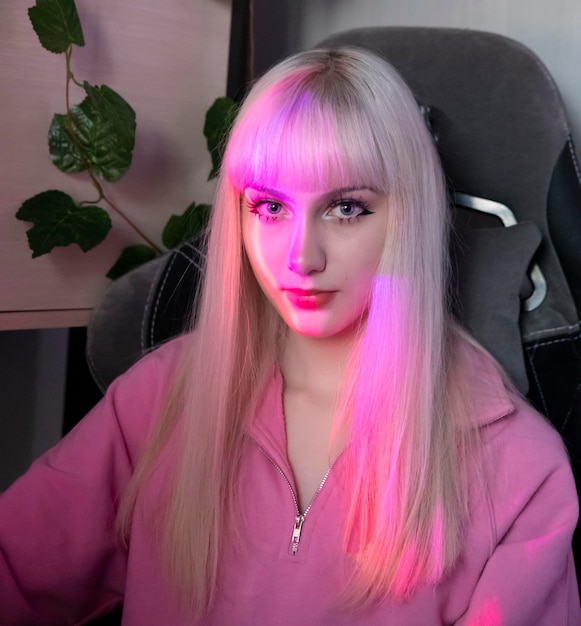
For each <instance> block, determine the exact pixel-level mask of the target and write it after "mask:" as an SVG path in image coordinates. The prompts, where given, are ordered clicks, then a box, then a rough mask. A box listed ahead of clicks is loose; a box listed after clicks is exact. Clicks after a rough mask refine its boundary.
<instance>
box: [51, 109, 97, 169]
mask: <svg viewBox="0 0 581 626" xmlns="http://www.w3.org/2000/svg"><path fill="white" fill-rule="evenodd" d="M85 118H86V116H85V115H84V113H83V111H82V109H79V108H78V107H73V108H72V109H71V116H70V118H69V116H67V115H60V114H59V113H56V114H55V115H54V116H53V118H52V123H51V125H50V128H49V129H48V150H49V154H50V160H51V161H52V162H53V163H54V164H55V165H56V166H57V167H58V168H59V170H61V172H65V174H78V173H79V172H84V171H85V170H86V169H87V163H88V162H87V160H86V159H85V157H84V156H83V152H82V151H81V141H80V139H78V140H77V141H76V142H75V139H74V138H75V133H76V132H77V131H76V130H75V129H76V127H77V126H78V125H80V124H82V121H81V120H84V119H85ZM69 119H70V122H69Z"/></svg>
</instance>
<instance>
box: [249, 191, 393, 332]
mask: <svg viewBox="0 0 581 626" xmlns="http://www.w3.org/2000/svg"><path fill="white" fill-rule="evenodd" d="M386 220H387V199H386V197H385V196H384V195H383V194H380V193H377V192H376V191H374V190H373V189H370V188H369V187H353V188H350V189H335V190H331V191H328V190H326V189H316V188H315V189H314V190H311V191H307V192H305V191H295V190H294V189H293V188H292V187H290V186H285V187H284V188H282V189H281V188H278V189H273V188H271V187H268V188H265V187H262V186H261V187H259V188H249V189H246V191H245V193H244V200H243V203H242V234H243V240H244V247H245V250H246V254H247V257H248V259H249V261H250V265H251V267H252V269H253V272H254V275H255V277H256V279H257V281H258V283H259V285H260V287H261V288H262V290H263V292H264V294H265V295H266V297H267V298H268V299H269V300H270V302H271V304H272V305H273V306H274V308H275V309H276V310H277V312H278V313H279V315H280V316H281V318H282V319H283V320H284V321H285V322H286V324H287V325H288V326H289V328H290V329H291V330H293V331H294V332H296V333H298V334H301V335H305V336H310V337H319V338H328V337H332V336H336V335H339V334H341V333H344V332H347V333H351V332H353V331H354V330H355V329H356V328H357V327H358V326H359V323H360V320H361V319H362V317H363V316H364V315H365V313H366V310H367V306H368V301H369V293H370V290H371V285H372V283H373V279H374V277H375V272H376V270H377V267H378V264H379V261H380V259H381V256H382V252H383V246H384V241H385V228H386Z"/></svg>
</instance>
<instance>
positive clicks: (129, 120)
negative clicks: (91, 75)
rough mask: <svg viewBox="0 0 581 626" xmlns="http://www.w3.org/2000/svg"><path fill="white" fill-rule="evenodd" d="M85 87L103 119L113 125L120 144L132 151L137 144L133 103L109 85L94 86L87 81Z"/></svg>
mask: <svg viewBox="0 0 581 626" xmlns="http://www.w3.org/2000/svg"><path fill="white" fill-rule="evenodd" d="M83 87H84V89H85V91H86V92H87V96H88V97H89V100H90V101H91V102H92V104H93V107H94V108H95V110H96V111H97V112H98V114H99V116H100V117H101V119H103V120H106V121H107V123H109V124H110V125H111V127H112V129H113V132H114V134H115V136H116V137H117V140H118V141H119V145H121V146H123V149H124V150H127V151H129V152H131V151H132V150H133V147H134V146H135V127H136V122H135V111H134V110H133V109H132V107H131V105H130V104H129V103H128V102H127V101H126V100H124V99H123V98H122V97H121V96H120V95H119V94H118V93H117V92H116V91H113V89H111V87H107V85H101V86H100V87H93V86H92V85H89V83H88V82H87V81H85V82H84V83H83Z"/></svg>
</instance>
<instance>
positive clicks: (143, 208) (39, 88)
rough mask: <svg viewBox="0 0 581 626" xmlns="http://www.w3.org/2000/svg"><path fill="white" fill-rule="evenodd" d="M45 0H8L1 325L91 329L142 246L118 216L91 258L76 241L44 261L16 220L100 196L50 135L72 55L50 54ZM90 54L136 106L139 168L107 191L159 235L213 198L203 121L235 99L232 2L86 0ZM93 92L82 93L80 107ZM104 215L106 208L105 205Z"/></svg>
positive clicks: (1, 100)
mask: <svg viewBox="0 0 581 626" xmlns="http://www.w3.org/2000/svg"><path fill="white" fill-rule="evenodd" d="M33 4H34V0H28V2H23V1H22V0H8V2H3V3H1V4H0V67H2V71H1V72H0V94H1V97H0V330H7V329H22V328H49V327H66V326H82V325H85V324H86V322H87V320H88V317H89V314H90V311H91V308H92V307H93V306H94V304H95V303H96V302H98V300H99V298H100V297H101V294H102V293H103V290H104V289H105V288H106V286H107V284H108V283H109V281H108V279H106V278H105V274H106V272H107V270H108V269H109V268H110V267H111V265H112V264H113V263H114V261H115V260H116V259H117V257H118V255H119V253H120V251H121V250H122V249H123V248H124V247H125V246H127V245H132V244H135V243H141V240H140V238H139V236H138V235H137V234H135V233H134V232H133V231H132V230H131V229H130V228H129V227H128V226H126V225H125V224H124V222H123V221H122V220H121V219H120V218H118V217H117V216H116V215H114V214H113V213H111V217H112V219H113V225H114V226H113V230H112V231H111V232H110V234H109V236H108V238H107V240H106V241H105V242H104V243H103V244H101V245H100V246H98V247H97V248H95V249H94V250H92V251H90V252H89V253H87V254H84V253H83V252H81V250H80V249H79V248H77V247H76V246H72V247H68V248H60V249H56V250H54V251H53V252H52V253H50V254H48V255H45V256H43V257H40V258H37V259H32V258H31V252H30V250H29V249H28V246H27V242H26V235H25V232H26V230H27V229H28V228H29V227H30V224H26V223H25V222H21V221H18V220H16V218H15V217H14V214H15V213H16V211H17V209H18V207H19V206H20V205H21V203H22V202H23V201H24V200H26V199H27V198H29V197H31V196H33V195H35V194H37V193H39V192H41V191H45V190H48V189H61V190H63V191H65V192H66V193H69V194H70V195H72V196H73V198H75V200H78V201H80V200H92V199H95V198H96V192H95V190H94V189H93V187H92V186H91V184H90V182H89V179H88V177H87V176H86V175H85V174H78V175H74V176H69V175H65V174H63V173H61V172H60V171H59V170H57V169H56V168H55V167H54V166H53V165H52V163H51V162H50V159H49V156H48V145H47V132H48V128H49V125H50V122H51V119H52V115H53V114H54V113H63V112H64V111H65V59H64V55H55V54H51V53H50V52H47V51H46V50H44V49H43V48H42V47H41V45H40V43H39V42H38V40H37V38H36V34H35V33H34V31H33V29H32V26H31V24H30V22H29V20H28V14H27V8H28V6H32V5H33ZM76 5H77V9H78V12H79V15H80V18H81V22H82V25H83V30H84V35H85V44H86V45H85V47H84V48H75V50H74V53H73V57H72V69H73V72H74V73H75V76H76V77H77V79H78V80H81V81H83V80H87V81H88V82H90V83H91V84H93V85H101V84H107V85H109V86H110V87H111V88H113V89H114V90H116V91H117V92H119V93H120V94H121V95H122V96H123V97H124V98H125V99H126V100H127V101H128V102H129V103H130V104H131V105H132V106H133V108H134V109H135V111H136V115H137V135H136V145H135V151H134V157H133V165H132V167H131V169H130V170H129V173H128V174H127V175H126V176H125V178H123V179H122V180H121V181H120V182H118V183H115V184H111V185H109V184H106V193H107V194H108V195H109V196H110V197H111V199H112V200H113V201H114V202H115V203H116V204H117V205H118V206H119V207H121V208H122V209H123V210H124V211H125V212H126V213H127V214H128V215H130V216H131V219H132V220H134V221H135V222H137V223H138V224H139V226H140V228H142V229H143V230H144V231H145V232H146V233H147V235H148V236H149V237H151V238H153V239H154V240H155V241H157V242H160V234H161V229H162V226H163V224H164V223H165V222H166V221H167V218H168V217H169V216H170V215H171V214H172V213H182V212H183V211H184V209H185V208H186V207H187V206H188V205H189V204H190V203H191V202H192V201H193V200H195V201H196V202H209V203H211V201H212V196H213V192H214V186H213V185H212V184H211V183H208V182H207V177H208V173H209V171H210V167H211V164H210V157H209V154H208V152H207V148H206V143H205V138H204V136H203V125H204V118H205V112H206V110H207V109H208V107H209V106H210V105H211V103H212V102H213V100H214V99H215V98H216V97H219V96H223V95H225V90H226V72H227V63H228V43H229V31H230V13H231V3H230V1H229V0H124V1H123V2H119V1H118V0H100V1H99V2H94V1H92V0H76ZM83 97H84V92H83V91H82V90H80V89H77V88H75V89H74V91H72V93H71V102H72V103H76V102H80V101H81V100H82V99H83ZM101 206H103V208H106V205H104V204H101Z"/></svg>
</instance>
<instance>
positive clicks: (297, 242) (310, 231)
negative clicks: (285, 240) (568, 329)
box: [287, 222, 327, 276]
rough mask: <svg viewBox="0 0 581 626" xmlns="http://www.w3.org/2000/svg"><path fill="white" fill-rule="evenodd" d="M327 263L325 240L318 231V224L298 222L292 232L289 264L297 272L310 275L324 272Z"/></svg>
mask: <svg viewBox="0 0 581 626" xmlns="http://www.w3.org/2000/svg"><path fill="white" fill-rule="evenodd" d="M326 264H327V259H326V255H325V250H324V246H323V242H322V241H321V238H320V236H319V235H318V233H317V230H316V225H314V224H310V223H308V222H307V223H302V224H301V223H298V224H297V225H296V227H295V229H294V231H293V233H292V240H291V244H290V247H289V251H288V258H287V265H288V268H289V269H290V270H292V271H293V272H295V273H297V274H302V275H304V276H308V275H309V274H311V273H313V272H322V271H323V270H324V269H325V267H326Z"/></svg>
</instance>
